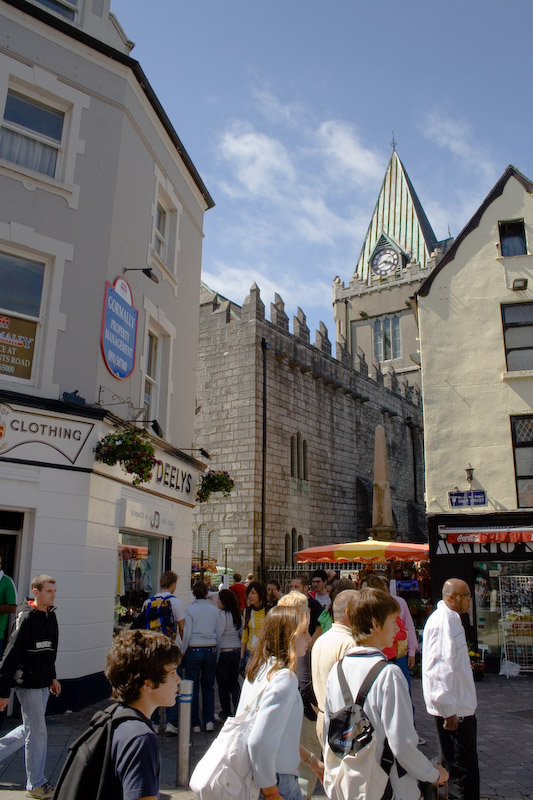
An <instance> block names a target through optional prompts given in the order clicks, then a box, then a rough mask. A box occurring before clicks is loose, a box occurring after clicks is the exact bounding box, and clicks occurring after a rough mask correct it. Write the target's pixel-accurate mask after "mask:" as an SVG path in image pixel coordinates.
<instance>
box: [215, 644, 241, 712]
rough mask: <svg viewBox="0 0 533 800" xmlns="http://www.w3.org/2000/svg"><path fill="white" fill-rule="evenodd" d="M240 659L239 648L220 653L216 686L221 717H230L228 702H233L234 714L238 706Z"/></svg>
mask: <svg viewBox="0 0 533 800" xmlns="http://www.w3.org/2000/svg"><path fill="white" fill-rule="evenodd" d="M240 658H241V651H240V649H239V648H237V649H236V650H228V651H226V652H222V653H221V654H220V656H219V658H218V663H217V685H218V696H219V698H220V708H221V711H222V716H223V717H229V716H231V702H230V701H233V713H235V712H236V710H237V706H238V705H239V697H240V696H241V685H240V683H239V662H240Z"/></svg>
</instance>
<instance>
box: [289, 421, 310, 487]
mask: <svg viewBox="0 0 533 800" xmlns="http://www.w3.org/2000/svg"><path fill="white" fill-rule="evenodd" d="M308 454H309V448H308V445H307V440H306V439H304V438H303V437H302V434H301V433H300V431H298V433H297V434H296V435H295V436H291V452H290V457H291V478H296V479H297V480H299V481H308V480H309V458H308Z"/></svg>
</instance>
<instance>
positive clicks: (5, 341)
mask: <svg viewBox="0 0 533 800" xmlns="http://www.w3.org/2000/svg"><path fill="white" fill-rule="evenodd" d="M36 331H37V323H36V322H31V321H30V320H27V319H19V318H18V317H12V316H10V315H9V314H1V315H0V372H1V373H3V374H5V375H10V376H12V377H13V378H25V379H27V380H29V379H30V378H31V368H32V365H33V352H34V348H35V335H36Z"/></svg>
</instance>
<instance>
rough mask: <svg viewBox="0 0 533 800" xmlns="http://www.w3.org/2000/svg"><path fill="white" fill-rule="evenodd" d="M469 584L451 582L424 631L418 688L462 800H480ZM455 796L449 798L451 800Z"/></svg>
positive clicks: (443, 590)
mask: <svg viewBox="0 0 533 800" xmlns="http://www.w3.org/2000/svg"><path fill="white" fill-rule="evenodd" d="M471 600H472V595H471V592H470V589H469V587H468V584H466V583H465V582H464V581H462V580H460V579H459V578H450V579H449V580H447V581H446V583H445V584H444V586H443V587H442V600H440V601H439V603H438V604H437V608H436V609H435V611H434V612H433V614H431V616H430V617H429V619H428V621H427V622H426V626H425V628H424V640H423V647H422V688H423V691H424V700H425V703H426V708H427V711H428V714H431V715H432V716H434V717H435V722H436V725H437V733H438V737H439V744H440V749H441V756H442V760H441V763H442V764H444V766H445V767H446V769H448V771H449V772H450V778H451V780H452V781H453V783H454V785H455V787H456V788H457V792H458V794H457V795H455V796H456V797H458V798H460V800H479V766H478V757H477V745H476V713H475V712H476V707H477V697H476V690H475V687H474V678H473V675H472V667H471V665H470V656H469V655H468V645H467V643H466V636H465V632H464V628H463V623H462V622H461V614H466V613H468V611H469V609H470V603H471ZM453 796H454V795H453V794H451V793H450V798H451V797H453Z"/></svg>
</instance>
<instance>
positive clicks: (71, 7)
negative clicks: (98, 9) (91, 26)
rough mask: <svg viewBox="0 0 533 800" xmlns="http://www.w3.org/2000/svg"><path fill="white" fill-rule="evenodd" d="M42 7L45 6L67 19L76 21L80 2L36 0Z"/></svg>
mask: <svg viewBox="0 0 533 800" xmlns="http://www.w3.org/2000/svg"><path fill="white" fill-rule="evenodd" d="M36 1H37V3H39V5H40V6H45V8H49V9H50V10H51V11H55V12H56V14H60V16H62V17H65V19H70V20H74V19H75V18H76V11H77V10H78V0H36Z"/></svg>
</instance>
